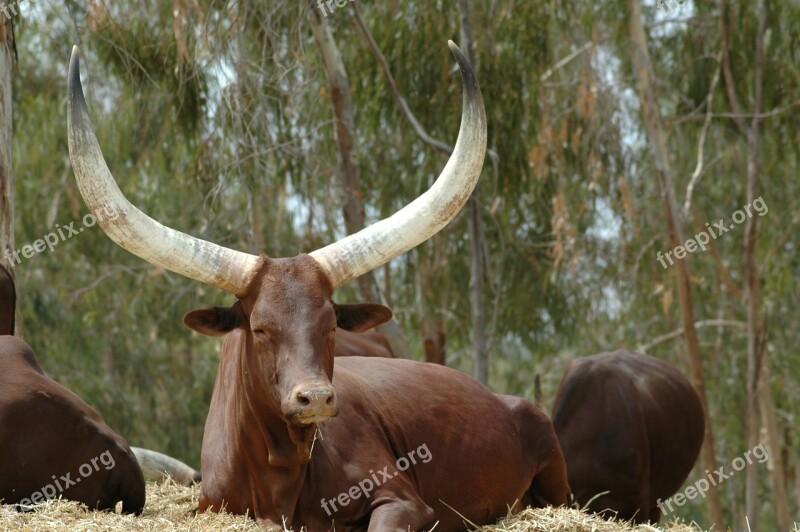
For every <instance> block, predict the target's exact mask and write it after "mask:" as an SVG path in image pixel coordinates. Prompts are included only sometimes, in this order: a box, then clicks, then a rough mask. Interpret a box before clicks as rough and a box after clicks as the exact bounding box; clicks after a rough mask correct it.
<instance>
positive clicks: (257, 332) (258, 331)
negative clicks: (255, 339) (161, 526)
mask: <svg viewBox="0 0 800 532" xmlns="http://www.w3.org/2000/svg"><path fill="white" fill-rule="evenodd" d="M253 334H255V335H256V336H263V337H267V336H269V333H268V332H267V331H265V330H264V329H253Z"/></svg>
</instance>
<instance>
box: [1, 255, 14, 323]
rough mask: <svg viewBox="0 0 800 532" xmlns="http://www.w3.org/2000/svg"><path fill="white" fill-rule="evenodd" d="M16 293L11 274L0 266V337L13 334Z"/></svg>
mask: <svg viewBox="0 0 800 532" xmlns="http://www.w3.org/2000/svg"><path fill="white" fill-rule="evenodd" d="M16 306H17V293H16V289H15V287H14V279H12V277H11V274H10V273H9V272H8V271H7V270H6V269H5V268H4V267H3V266H0V336H2V335H5V334H14V313H15V312H16Z"/></svg>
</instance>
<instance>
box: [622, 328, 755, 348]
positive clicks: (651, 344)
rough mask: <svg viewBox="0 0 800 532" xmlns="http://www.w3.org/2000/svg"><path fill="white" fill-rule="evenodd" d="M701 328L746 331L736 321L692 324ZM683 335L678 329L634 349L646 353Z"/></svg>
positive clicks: (682, 331)
mask: <svg viewBox="0 0 800 532" xmlns="http://www.w3.org/2000/svg"><path fill="white" fill-rule="evenodd" d="M703 327H734V328H736V329H747V324H746V323H744V322H742V321H736V320H700V321H696V322H694V328H695V329H701V328H703ZM683 333H684V328H683V327H678V328H677V329H675V330H674V331H672V332H668V333H666V334H662V335H661V336H656V337H655V338H653V339H652V340H650V341H649V342H647V343H646V344H639V346H638V347H636V350H637V351H639V352H640V353H646V352H647V350H648V349H650V348H652V347H655V346H657V345H658V344H663V343H664V342H666V341H668V340H672V339H674V338H679V337H681V336H683Z"/></svg>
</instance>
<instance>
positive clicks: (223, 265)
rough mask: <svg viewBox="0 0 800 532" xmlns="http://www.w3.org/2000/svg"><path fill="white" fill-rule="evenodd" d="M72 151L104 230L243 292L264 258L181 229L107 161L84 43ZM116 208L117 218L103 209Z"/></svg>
mask: <svg viewBox="0 0 800 532" xmlns="http://www.w3.org/2000/svg"><path fill="white" fill-rule="evenodd" d="M68 129H69V135H68V137H69V154H70V159H71V160H72V168H73V169H74V171H75V177H76V178H77V181H78V188H79V189H80V191H81V195H82V196H83V200H84V201H85V202H86V205H87V206H88V207H89V210H91V211H92V213H94V214H95V215H96V216H97V219H98V223H99V224H100V226H101V227H102V228H103V231H105V233H106V234H107V235H108V236H109V238H111V240H113V241H114V242H116V243H117V244H119V245H120V246H122V247H123V248H125V249H127V250H128V251H130V252H131V253H133V254H134V255H138V256H139V257H141V258H143V259H144V260H146V261H147V262H149V263H151V264H154V265H156V266H160V267H162V268H165V269H167V270H171V271H173V272H175V273H179V274H181V275H185V276H186V277H189V278H191V279H195V280H197V281H201V282H204V283H207V284H210V285H212V286H216V287H217V288H221V289H223V290H225V291H227V292H230V293H231V294H234V295H237V296H240V295H243V293H244V291H245V288H246V287H247V283H248V281H249V280H250V276H251V273H252V272H253V271H254V267H255V265H256V263H257V261H258V257H257V256H255V255H250V254H248V253H242V252H240V251H235V250H232V249H228V248H225V247H222V246H218V245H217V244H214V243H212V242H207V241H205V240H201V239H199V238H195V237H193V236H189V235H187V234H185V233H181V232H180V231H176V230H174V229H171V228H169V227H166V226H164V225H161V224H160V223H158V222H157V221H155V220H153V219H152V218H150V217H149V216H147V215H146V214H145V213H143V212H142V211H140V210H139V209H137V208H136V207H134V206H133V205H132V204H131V203H130V202H129V201H128V200H127V199H126V198H125V196H124V195H123V194H122V191H120V189H119V187H118V186H117V183H116V181H114V176H112V175H111V171H110V170H109V169H108V166H107V165H106V161H105V159H104V158H103V152H102V151H101V150H100V145H99V143H98V142H97V137H96V136H95V134H94V128H93V127H92V122H91V119H90V118H89V113H88V111H87V109H86V100H85V99H84V96H83V88H82V87H81V74H80V59H79V53H78V47H77V46H75V47H73V48H72V57H71V58H70V62H69V114H68ZM101 209H105V211H106V212H109V209H113V211H112V212H114V213H115V214H117V215H118V216H116V218H115V219H113V220H111V219H109V217H107V216H102V215H101V214H100V210H101Z"/></svg>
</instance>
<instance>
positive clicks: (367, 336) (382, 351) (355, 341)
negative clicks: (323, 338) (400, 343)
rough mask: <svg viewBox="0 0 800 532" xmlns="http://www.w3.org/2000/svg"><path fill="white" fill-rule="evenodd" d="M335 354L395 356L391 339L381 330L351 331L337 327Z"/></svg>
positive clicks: (342, 355) (338, 355) (339, 355)
mask: <svg viewBox="0 0 800 532" xmlns="http://www.w3.org/2000/svg"><path fill="white" fill-rule="evenodd" d="M334 356H337V357H354V356H360V357H382V358H395V356H394V352H393V351H392V347H391V345H389V340H387V339H386V337H385V336H384V335H382V334H381V333H379V332H375V331H371V332H364V333H355V332H350V331H348V330H346V329H340V328H338V327H337V328H336V343H335V344H334Z"/></svg>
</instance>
